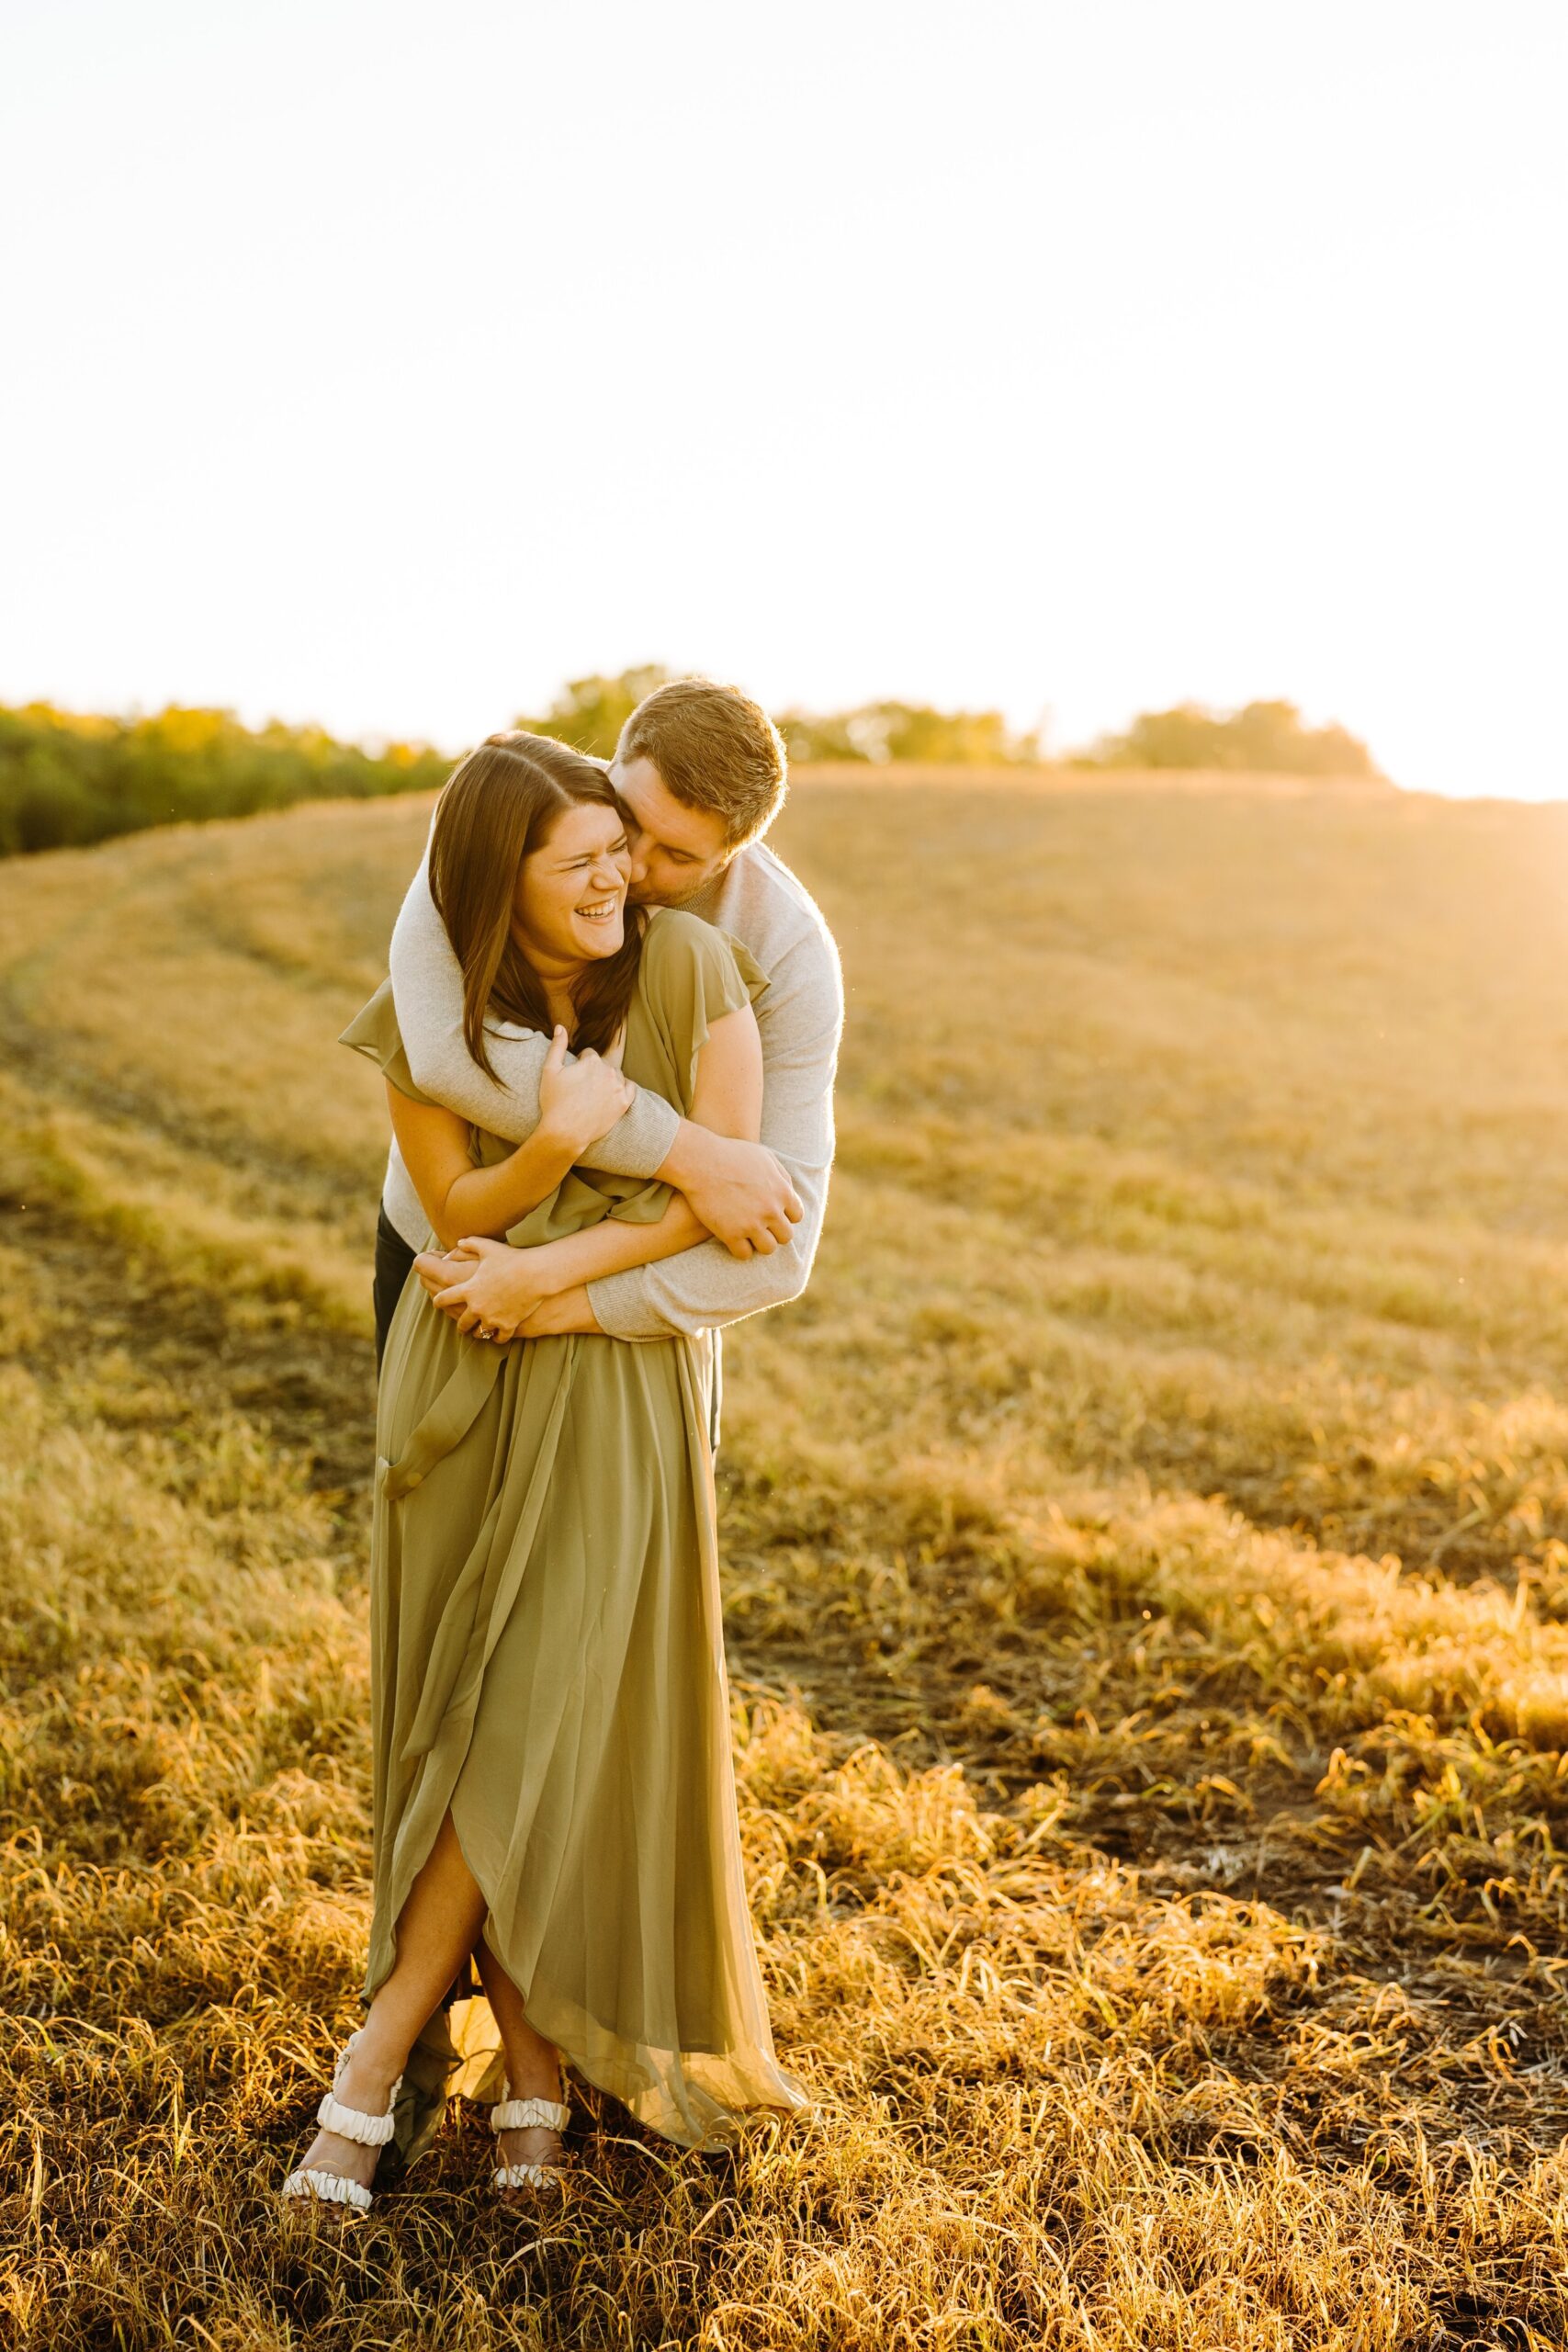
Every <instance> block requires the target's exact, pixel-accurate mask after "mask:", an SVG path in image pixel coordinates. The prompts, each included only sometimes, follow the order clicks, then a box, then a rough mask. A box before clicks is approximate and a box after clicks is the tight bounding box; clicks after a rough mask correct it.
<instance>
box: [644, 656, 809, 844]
mask: <svg viewBox="0 0 1568 2352" xmlns="http://www.w3.org/2000/svg"><path fill="white" fill-rule="evenodd" d="M616 757H617V759H620V760H622V761H627V760H649V761H651V762H652V763H653V765H654V766H655V767H656V768H657V769H658V771H659V775H660V781H661V783H663V785H664V786H666V788H667V789H668V790H669V791H671V792H672V793H673V794H674V796H675V797H676V799H677V800H679V801H682V803H683V804H684V805H685V807H686V808H688V809H712V810H713V811H714V813H715V815H716V816H717V817H719V818H721V819H722V820H723V822H724V831H725V839H726V841H727V842H728V846H729V847H730V848H731V849H740V848H742V847H743V846H744V844H745V843H746V842H754V841H755V840H756V838H757V836H758V834H759V833H765V832H766V831H767V830H768V827H769V826H770V825H771V824H772V823H773V819H774V818H775V817H776V816H777V815H778V813H779V810H780V809H782V808H783V806H784V794H785V792H786V790H787V789H788V777H789V763H788V760H787V757H786V755H785V752H784V739H783V737H782V736H781V735H780V733H779V730H778V729H777V728H776V727H775V726H774V725H773V720H772V719H771V718H769V717H768V714H767V712H766V711H765V710H762V709H761V708H760V707H759V706H758V705H757V704H756V703H754V702H753V701H752V700H751V699H750V695H743V694H742V693H741V691H740V689H739V686H716V685H715V684H714V683H713V681H712V680H711V679H709V678H671V681H670V683H669V684H668V685H663V686H655V688H654V690H653V692H652V693H651V694H650V695H645V697H644V698H643V700H642V701H641V702H639V703H638V705H637V708H636V709H635V710H634V711H633V713H632V715H631V717H630V718H628V719H627V721H626V725H625V726H624V727H623V728H622V729H621V740H620V743H619V745H618V747H617V750H616Z"/></svg>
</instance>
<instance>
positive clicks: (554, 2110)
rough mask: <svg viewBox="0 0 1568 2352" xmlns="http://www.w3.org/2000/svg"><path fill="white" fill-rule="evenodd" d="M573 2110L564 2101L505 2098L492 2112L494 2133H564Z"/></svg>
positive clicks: (491, 2123)
mask: <svg viewBox="0 0 1568 2352" xmlns="http://www.w3.org/2000/svg"><path fill="white" fill-rule="evenodd" d="M570 2121H571V2109H570V2107H568V2106H567V2104H566V2102H565V2101H564V2099H555V2098H503V2099H501V2100H498V2102H497V2104H496V2106H495V2107H494V2109H492V2110H491V2119H490V2128H491V2131H565V2130H566V2127H567V2125H568V2124H569V2123H570Z"/></svg>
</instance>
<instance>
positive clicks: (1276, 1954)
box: [0, 776, 1568, 2352]
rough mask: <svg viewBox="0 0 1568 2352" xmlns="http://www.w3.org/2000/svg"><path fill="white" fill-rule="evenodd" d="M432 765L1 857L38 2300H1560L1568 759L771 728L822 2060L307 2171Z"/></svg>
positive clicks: (1429, 2340) (796, 1593)
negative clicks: (787, 737)
mask: <svg viewBox="0 0 1568 2352" xmlns="http://www.w3.org/2000/svg"><path fill="white" fill-rule="evenodd" d="M427 820H428V803H427V802H424V801H418V802H414V801H411V802H382V803H371V804H361V805H355V806H353V807H314V808H307V809H299V810H296V811H293V812H291V813H289V814H288V815H287V816H285V817H281V818H275V819H263V820H255V821H253V822H250V823H244V824H237V825H230V826H214V827H211V828H206V829H193V830H186V831H171V832H168V833H163V834H154V835H145V836H141V837H140V838H137V839H134V840H131V841H128V842H121V843H117V844H113V845H110V846H107V847H105V848H102V849H98V850H94V851H88V852H84V853H76V854H59V855H55V856H51V857H49V858H46V859H39V860H34V861H28V862H22V861H14V862H12V863H11V864H9V865H6V866H4V867H0V941H3V942H4V945H3V948H0V1011H3V1012H4V1018H5V1024H6V1036H7V1039H8V1057H7V1067H6V1074H5V1076H4V1080H3V1081H0V1083H3V1099H0V1110H3V1113H4V1118H3V1123H0V1156H3V1159H4V1170H3V1181H4V1187H5V1212H4V1232H3V1236H0V1246H3V1250H4V1266H3V1268H0V1296H3V1301H4V1314H3V1318H0V1414H3V1417H4V1421H3V1431H4V1442H3V1443H0V1544H4V1547H5V1567H4V1574H5V1588H6V1604H5V1611H4V1621H5V1631H4V1658H5V1672H4V1684H3V1691H0V1700H3V1704H0V1807H3V1811H4V1820H3V1822H0V1838H3V1852H0V1865H3V1870H4V1881H3V1884H0V1923H3V1925H0V1971H3V1975H4V1995H3V2000H4V2007H5V2010H6V2016H7V2018H8V2019H9V2020H10V2022H9V2024H8V2028H7V2032H6V2037H5V2042H4V2047H3V2049H0V2070H3V2073H0V2167H3V2177H0V2194H3V2197H4V2204H3V2206H0V2340H3V2341H9V2342H15V2343H16V2344H17V2345H18V2346H28V2347H29V2352H30V2347H33V2346H39V2347H42V2346H50V2347H55V2346H61V2347H69V2352H78V2347H81V2352H85V2347H89V2346H91V2347H94V2348H95V2352H96V2347H99V2346H102V2347H106V2348H107V2347H117V2346H137V2347H139V2346H154V2345H176V2344H177V2345H182V2346H185V2345H189V2346H218V2347H223V2352H228V2347H233V2348H234V2352H250V2347H253V2346H255V2347H283V2346H288V2347H290V2352H295V2348H296V2347H299V2352H302V2348H303V2347H305V2346H310V2352H318V2347H320V2352H346V2347H349V2346H367V2347H368V2346H378V2347H380V2346H397V2347H413V2346H422V2347H423V2346H432V2347H434V2346H440V2347H442V2352H448V2347H450V2352H468V2347H474V2352H479V2347H484V2352H490V2347H499V2346H507V2347H510V2346H568V2345H590V2346H661V2345H671V2346H673V2345H684V2344H703V2345H706V2346H714V2347H719V2346H723V2347H728V2348H729V2352H750V2347H753V2346H755V2347H766V2348H767V2352H773V2347H775V2346H776V2347H779V2352H783V2348H784V2347H786V2346H788V2347H791V2348H792V2352H793V2347H795V2346H813V2347H818V2346H819V2347H822V2352H840V2347H852V2352H862V2347H863V2348H864V2352H906V2347H908V2352H914V2347H917V2346H919V2347H922V2352H923V2348H924V2347H939V2352H947V2348H948V2347H976V2352H978V2348H979V2347H987V2352H990V2347H1015V2346H1016V2347H1021V2346H1033V2345H1042V2344H1043V2345H1051V2346H1072V2347H1082V2352H1110V2347H1116V2352H1123V2347H1125V2348H1126V2352H1132V2347H1134V2346H1136V2347H1161V2348H1163V2347H1171V2348H1172V2352H1175V2347H1178V2346H1180V2347H1183V2348H1184V2352H1185V2347H1209V2346H1213V2347H1219V2346H1226V2347H1230V2346H1248V2347H1250V2346H1264V2347H1275V2346H1279V2347H1284V2346H1291V2347H1297V2346H1303V2347H1305V2346H1311V2347H1314V2348H1315V2347H1328V2346H1334V2347H1343V2348H1344V2352H1351V2347H1355V2348H1356V2352H1374V2348H1375V2347H1384V2346H1417V2345H1419V2346H1439V2345H1454V2346H1459V2345H1470V2344H1473V2345H1477V2346H1479V2345H1488V2346H1490V2345H1503V2344H1508V2345H1517V2346H1529V2345H1534V2346H1559V2345H1561V2344H1562V2343H1563V2342H1565V2341H1568V2166H1565V2165H1564V2163H1563V2161H1562V2156H1561V2154H1560V2153H1559V2152H1560V2149H1561V2147H1562V2143H1563V2140H1564V2136H1565V2135H1568V2014H1565V2012H1564V2007H1563V1998H1562V1977H1563V1973H1564V1970H1565V1968H1568V1946H1565V1944H1564V1939H1563V1938H1564V1917H1565V1906H1568V1878H1565V1864H1568V1851H1565V1849H1568V1766H1565V1765H1564V1763H1563V1757H1564V1753H1565V1751H1568V1466H1565V1464H1568V1408H1565V1407H1564V1405H1563V1403H1562V1401H1561V1400H1562V1398H1563V1397H1564V1396H1565V1394H1568V1313H1565V1308H1568V1196H1565V1193H1564V1180H1565V1178H1568V998H1565V996H1564V990H1563V987H1562V967H1563V962H1564V944H1565V934H1568V925H1565V922H1564V908H1565V901H1568V812H1565V811H1562V810H1560V809H1533V808H1529V807H1528V806H1520V805H1507V804H1499V803H1473V804H1455V805H1450V804H1444V803H1441V802H1436V801H1431V800H1426V799H1419V798H1406V797H1402V796H1399V795H1396V794H1393V793H1392V792H1383V791H1359V792H1350V791H1338V790H1335V789H1332V788H1316V789H1311V788H1309V789H1304V790H1297V789H1293V788H1291V787H1288V786H1273V785H1269V784H1266V783H1248V782H1246V781H1236V780H1234V779H1233V780H1228V781H1224V782H1223V783H1217V784H1214V785H1212V786H1203V785H1185V784H1181V785H1178V784H1172V783H1168V782H1167V783H1163V784H1162V783H1159V782H1157V781H1147V782H1140V781H1138V780H1135V779H1134V780H1126V779H1120V780H1117V781H1116V782H1115V783H1114V784H1102V783H1098V782H1097V783H1095V784H1093V785H1085V784H1077V785H1066V784H1053V783H1048V782H1047V783H1038V784H1032V783H1028V782H1020V781H1018V780H1017V779H1001V778H998V779H993V780H987V779H976V778H967V779H963V780H953V781H942V780H938V781H935V782H931V781H919V780H910V779H908V778H905V779H893V780H882V779H877V780H873V781H868V780H867V779H865V778H864V777H863V776H861V777H855V778H849V779H845V778H843V777H840V778H838V779H832V778H828V779H822V780H815V781H810V780H808V781H806V782H803V784H802V785H801V786H800V788H799V789H798V790H797V793H796V795H795V799H794V802H793V804H792V806H791V808H790V809H789V811H788V813H787V816H786V819H785V820H784V824H783V825H782V827H781V829H780V832H779V836H778V839H779V845H780V847H781V849H782V850H783V853H784V855H785V856H786V857H788V858H789V859H790V860H791V861H792V862H793V863H794V864H795V865H797V867H798V868H799V870H800V872H801V873H802V874H803V876H805V877H806V879H807V881H808V883H809V884H810V885H811V887H812V888H814V889H815V890H816V891H817V892H818V895H819V897H820V898H821V899H822V902H823V904H824V906H825V907H826V909H827V910H828V912H829V917H830V918H831V920H832V921H833V922H834V924H835V927H836V929H837V930H838V933H839V936H840V941H841V944H842V946H843V949H844V956H845V965H846V975H847V978H848V981H849V989H850V997H849V1001H850V1028H849V1034H848V1038H847V1041H846V1048H845V1057H844V1065H843V1073H842V1089H841V1097H840V1101H841V1142H842V1152H841V1160H840V1170H839V1174H838V1176H837V1178H836V1182H835V1188H834V1193H833V1198H832V1203H831V1207H830V1210H829V1224H828V1230H827V1235H826V1238H825V1240H824V1244H823V1250H822V1255H821V1259H820V1261H819V1265H818V1274H817V1278H816V1281H815V1283H814V1284H813V1287H812V1290H811V1293H810V1295H809V1296H808V1297H807V1300H806V1301H804V1302H803V1303H802V1304H801V1305H800V1306H797V1307H795V1308H793V1309H789V1310H785V1311H784V1312H782V1313H780V1314H778V1315H775V1316H773V1317H767V1318H764V1319H762V1320H761V1321H758V1322H756V1323H753V1324H750V1325H748V1326H747V1327H745V1328H744V1329H741V1330H739V1331H738V1332H737V1333H736V1334H735V1335H734V1336H733V1338H732V1340H731V1341H730V1343H729V1347H728V1356H727V1367H728V1385H727V1425H726V1430H725V1444H724V1458H723V1462H722V1464H721V1470H722V1477H723V1483H724V1490H725V1517H726V1526H725V1535H726V1564H727V1566H726V1572H727V1598H728V1626H729V1633H730V1645H731V1659H732V1669H733V1674H734V1680H735V1693H736V1719H735V1730H736V1742H737V1756H738V1769H739V1778H740V1786H741V1806H742V1822H743V1829H744V1835H745V1839H746V1846H747V1853H748V1860H749V1867H750V1878H751V1888H752V1897H753V1905H754V1909H755V1914H756V1917H757V1921H758V1927H759V1932H760V1935H761V1939H762V1946H763V1958H764V1965H765V1968H766V1972H767V1976H768V1981H769V1985H770V1990H771V1996H772V1999H773V2009H774V2017H775V2022H776V2027H777V2030H778V2035H779V2039H780V2042H781V2045H782V2047H783V2049H784V2052H785V2053H786V2054H787V2057H788V2060H789V2062H790V2063H791V2064H794V2065H795V2067H796V2069H797V2070H798V2071H799V2072H800V2073H801V2074H802V2075H805V2076H806V2077H807V2080H808V2081H809V2082H810V2084H811V2085H812V2086H813V2088H814V2089H815V2091H816V2092H817V2094H818V2098H819V2100H820V2106H819V2108H818V2112H817V2114H816V2116H815V2117H814V2119H813V2120H812V2121H811V2122H810V2123H809V2124H808V2125H804V2126H803V2125H795V2126H792V2127H790V2128H788V2129H786V2130H783V2131H775V2130H774V2129H773V2128H772V2127H771V2126H765V2127H763V2128H762V2129H761V2131H759V2132H758V2133H757V2134H756V2135H755V2137H754V2138H753V2139H752V2141H751V2142H750V2143H749V2144H748V2146H747V2148H746V2150H745V2151H744V2153H743V2154H740V2155H739V2157H738V2158H736V2159H734V2160H733V2161H727V2160H715V2159H705V2158H700V2157H690V2156H684V2155H681V2154H676V2153H674V2152H672V2151H671V2150H669V2149H668V2148H666V2147H662V2146H660V2145H658V2144H657V2143H652V2142H649V2141H647V2140H645V2139H642V2138H641V2137H639V2136H638V2135H637V2134H635V2133H632V2132H629V2131H627V2130H626V2128H625V2125H624V2122H623V2121H622V2120H620V2119H618V2118H617V2116H616V2114H615V2111H614V2110H613V2109H611V2110H606V2111H604V2112H602V2113H601V2112H600V2111H598V2109H596V2108H595V2107H594V2105H593V2103H592V2102H586V2103H585V2104H584V2106H583V2116H584V2130H583V2133H582V2137H581V2143H580V2144H581V2154H582V2156H583V2159H584V2168H583V2171H582V2174H581V2177H580V2179H579V2181H578V2184H577V2186H576V2187H575V2188H574V2189H573V2190H572V2192H571V2193H570V2196H569V2197H568V2198H567V2199H565V2200H564V2202H563V2203H562V2205H561V2206H560V2208H559V2209H558V2211H547V2212H542V2213H541V2215H540V2217H539V2219H538V2220H537V2221H536V2222H526V2221H521V2222H520V2221H519V2220H518V2219H517V2218H516V2217H515V2216H513V2215H512V2214H504V2215H502V2214H500V2213H497V2212H495V2211H492V2210H491V2207H490V2205H489V2203H488V2200H487V2199H486V2197H485V2194H484V2191H483V2188H482V2182H483V2179H484V2177H485V2165H486V2162H487V2158H488V2152H489V2142H488V2136H487V2135H486V2134H484V2133H483V2132H482V2131H481V2130H480V2128H479V2121H478V2120H477V2118H476V2117H474V2116H473V2115H471V2114H465V2115H462V2116H459V2117H457V2118H455V2119H454V2120H453V2122H452V2123H451V2125H450V2126H449V2128H448V2130H447V2131H446V2134H445V2136H444V2138H443V2140H442V2142H441V2143H440V2144H439V2146H438V2149H437V2151H436V2153H435V2154H434V2157H433V2158H432V2159H431V2161H430V2162H429V2163H428V2164H427V2165H424V2166H423V2167H422V2168H421V2170H420V2171H419V2172H417V2173H416V2174H415V2175H414V2176H413V2177H412V2178H411V2179H410V2181H409V2182H408V2183H407V2184H406V2185H404V2186H403V2187H401V2188H397V2189H395V2190H393V2191H391V2192H389V2194H387V2195H386V2196H385V2197H384V2199H381V2200H380V2201H379V2202H378V2207H377V2210H376V2211H375V2213H374V2214H373V2215H372V2216H371V2217H370V2219H369V2220H368V2221H367V2222H365V2223H363V2224H361V2225H357V2226H355V2227H352V2228H350V2229H349V2230H348V2231H347V2232H345V2233H335V2232H333V2230H332V2229H330V2228H328V2229H317V2228H315V2227H313V2226H310V2225H309V2224H307V2225H305V2226H302V2227H301V2226H296V2227H293V2228H291V2229H288V2230H284V2229H282V2228H280V2225H279V2222H278V2215H277V2210H276V2203H275V2199H276V2188H277V2185H278V2182H279V2181H280V2179H281V2177H282V2175H283V2173H284V2171H285V2170H286V2169H287V2167H288V2163H289V2162H290V2161H291V2160H292V2158H293V2156H294V2154H295V2153H296V2152H297V2150H298V2148H299V2144H300V2142H301V2138H302V2136H303V2135H304V2133H305V2131H306V2129H307V2124H308V2120H309V2116H310V2110H311V2108H312V2107H313V2105H314V2101H315V2098H316V2097H317V2096H318V2095H319V2088H320V2081H321V2071H322V2068H323V2064H324V2062H325V2060H326V2058H327V2055H328V2053H329V2052H330V2049H331V2047H332V2045H333V2041H334V2040H335V2039H337V2038H339V2037H341V2035H342V2034H343V2032H344V2030H347V2029H348V2028H349V2027H350V2026H351V2025H352V2024H353V2022H354V2021H355V2017H356V2014H357V2001H356V1994H355V1987H356V1985H357V1983H358V1975H359V1968H360V1960H361V1951H362V1939H363V1933H364V1925H365V1918H366V1872H367V1834H366V1820H367V1758H366V1730H367V1725H366V1712H367V1672H366V1657H365V1623H366V1592H365V1579H366V1522H367V1507H366V1476H367V1469H368V1466H369V1457H370V1427H371V1364H370V1350H369V1344H368V1328H369V1322H368V1303H367V1261H368V1250H369V1241H370V1233H371V1226H372V1222H373V1216H374V1202H375V1194H376V1189H377V1179H378V1164H379V1160H380V1157H381V1148H382V1108H381V1103H380V1101H379V1099H378V1084H377V1081H376V1080H375V1077H374V1073H372V1072H369V1071H367V1069H365V1068H364V1067H363V1065H361V1064H360V1063H358V1062H357V1061H355V1059H354V1058H353V1057H350V1056H348V1055H347V1054H345V1053H344V1052H342V1051H341V1050H340V1049H338V1048H336V1047H335V1046H333V1043H332V1040H333V1037H334V1035H335V1034H336V1032H337V1030H338V1028H339V1027H340V1026H341V1025H342V1023H343V1022H344V1019H345V1018H346V1016H347V1014H348V1013H349V1012H352V1011H353V1010H354V1008H355V1005H356V1004H357V1003H358V1002H359V1001H361V1000H362V998H363V997H364V995H365V994H367V992H368V990H369V989H370V988H371V987H372V986H373V985H374V983H375V982H376V980H377V979H378V978H379V977H380V974H381V971H382V970H383V969H384V962H383V957H384V949H385V940H386V935H387V932H388V929H389V923H390V919H391V915H392V912H393V910H394V909H395V906H396V903H397V900H398V897H399V895H400V890H401V888H402V886H403V884H404V882H405V880H406V877H407V875H408V873H409V871H410V870H411V869H412V865H413V863H414V861H415V858H416V856H417V854H418V849H419V845H420V842H421V840H422V838H423V830H424V827H425V825H426V822H427Z"/></svg>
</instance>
